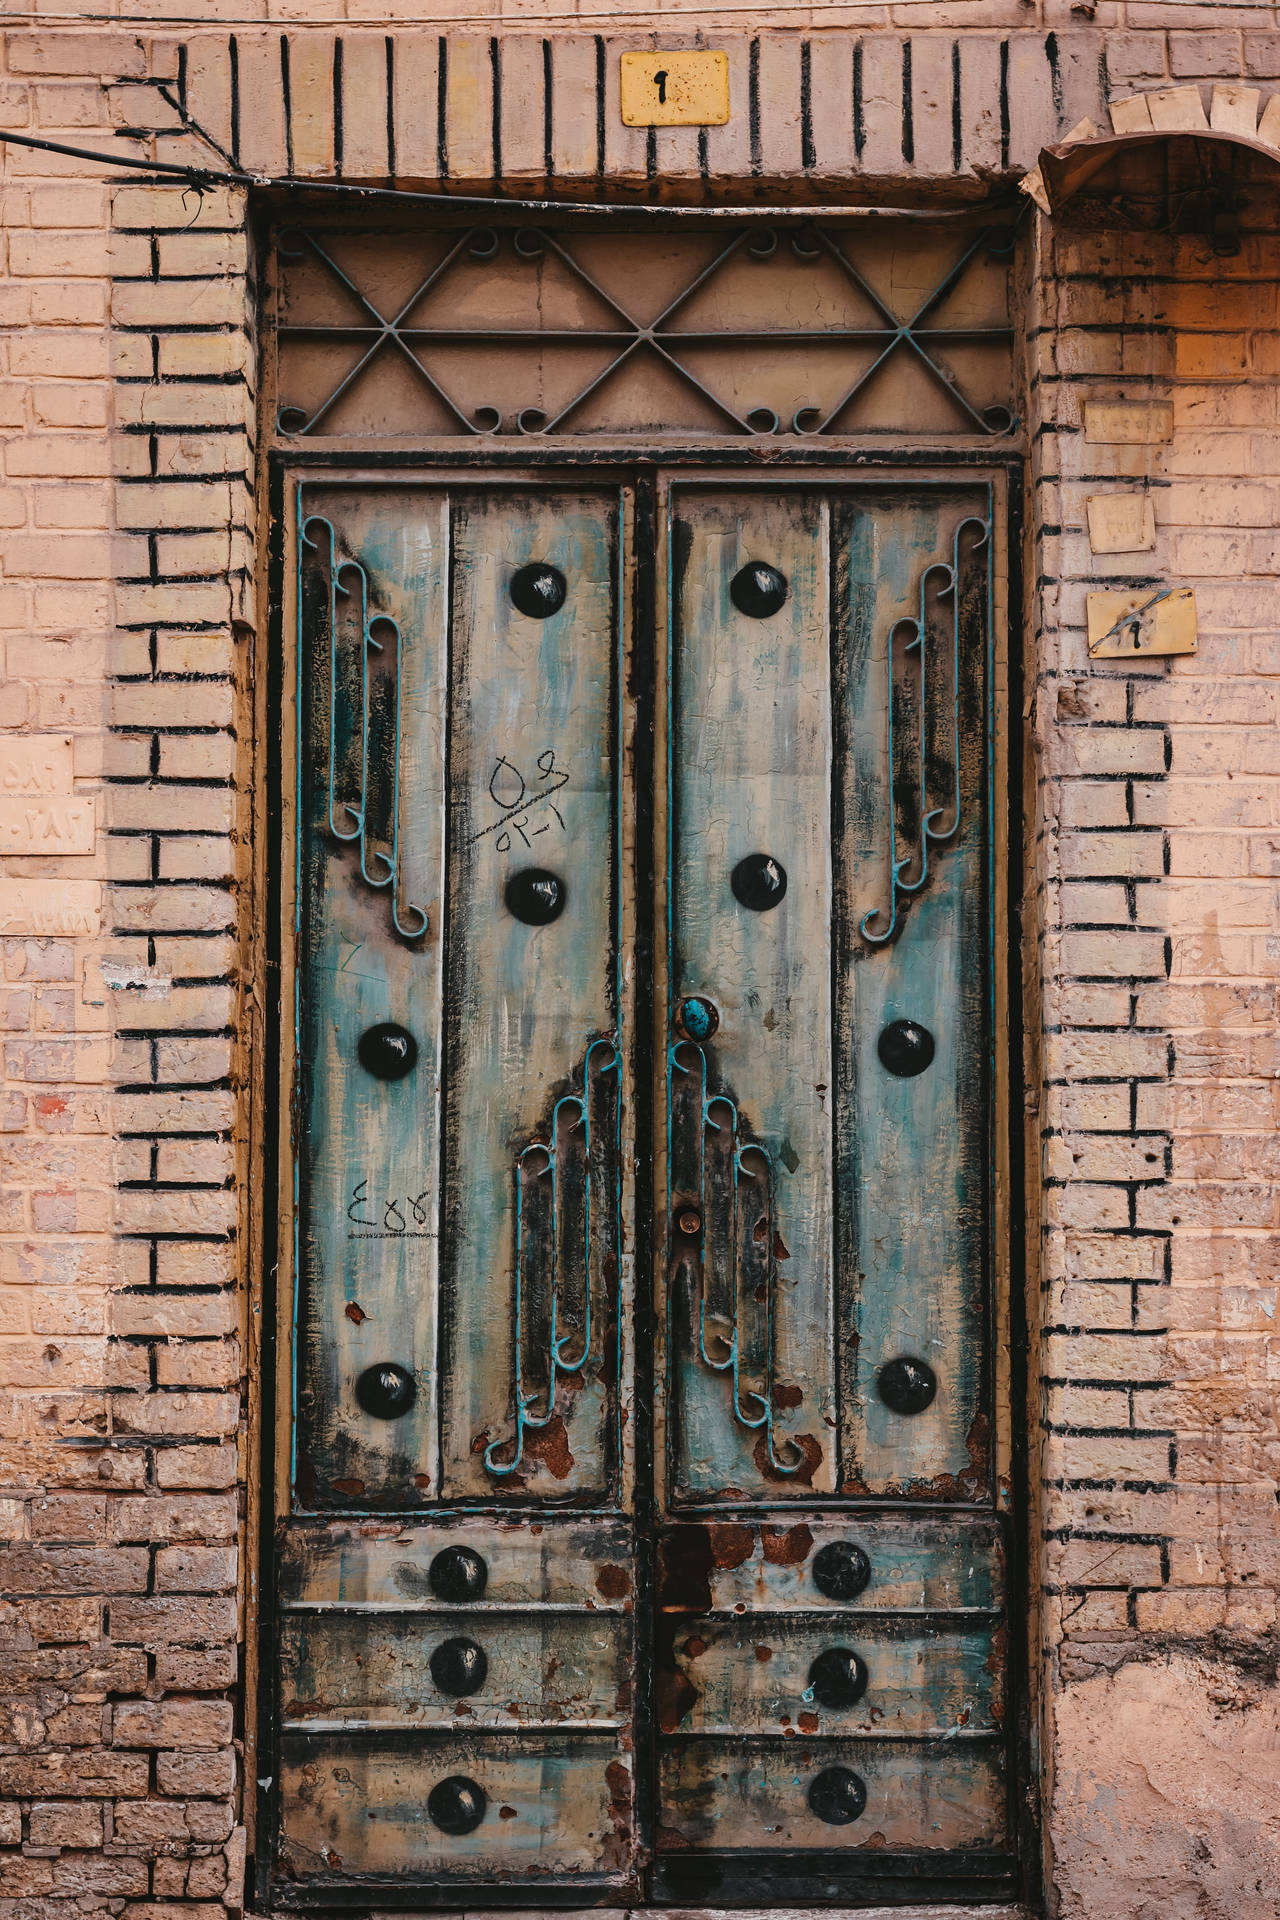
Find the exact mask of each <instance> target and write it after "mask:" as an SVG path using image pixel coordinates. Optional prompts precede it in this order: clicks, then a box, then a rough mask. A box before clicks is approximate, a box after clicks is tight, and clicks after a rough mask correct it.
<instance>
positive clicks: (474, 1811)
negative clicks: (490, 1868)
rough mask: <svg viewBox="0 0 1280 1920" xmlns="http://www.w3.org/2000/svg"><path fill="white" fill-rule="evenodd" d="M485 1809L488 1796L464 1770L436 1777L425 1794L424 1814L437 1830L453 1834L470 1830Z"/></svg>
mask: <svg viewBox="0 0 1280 1920" xmlns="http://www.w3.org/2000/svg"><path fill="white" fill-rule="evenodd" d="M488 1809H489V1796H488V1794H487V1793H486V1792H485V1790H484V1788H483V1787H482V1786H481V1785H480V1783H479V1781H478V1780H468V1779H467V1776H466V1775H465V1774H464V1773H451V1774H450V1775H449V1778H448V1779H447V1780H437V1782H436V1784H435V1786H434V1787H432V1789H431V1791H430V1793H429V1794H428V1795H427V1814H428V1816H429V1817H430V1818H431V1819H432V1820H434V1821H435V1823H436V1825H437V1826H438V1827H439V1829H440V1831H441V1833H448V1834H451V1835H453V1836H455V1837H456V1836H457V1835H459V1834H463V1833H474V1832H475V1830H476V1828H477V1827H478V1826H479V1825H480V1822H481V1821H482V1820H483V1819H484V1816H485V1814H486V1813H487V1812H488Z"/></svg>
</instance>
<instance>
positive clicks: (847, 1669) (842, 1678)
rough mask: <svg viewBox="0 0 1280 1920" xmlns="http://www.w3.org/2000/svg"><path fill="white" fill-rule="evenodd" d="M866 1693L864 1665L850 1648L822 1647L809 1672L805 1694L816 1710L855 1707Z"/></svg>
mask: <svg viewBox="0 0 1280 1920" xmlns="http://www.w3.org/2000/svg"><path fill="white" fill-rule="evenodd" d="M866 1690H867V1668H866V1662H865V1661H864V1660H862V1659H861V1658H860V1656H859V1655H858V1654H856V1653H855V1652H854V1651H853V1649H852V1647H826V1648H824V1650H823V1651H822V1652H821V1653H820V1654H819V1655H818V1657H817V1659H816V1660H815V1661H814V1663H813V1665H812V1666H811V1667H810V1668H809V1691H810V1692H811V1693H812V1695H813V1697H814V1699H815V1700H816V1701H817V1703H818V1705H819V1706H820V1707H852V1706H856V1705H857V1703H858V1701H859V1700H861V1698H862V1696H863V1694H864V1693H865V1692H866Z"/></svg>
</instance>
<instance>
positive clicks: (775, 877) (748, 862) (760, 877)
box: [729, 853, 787, 913]
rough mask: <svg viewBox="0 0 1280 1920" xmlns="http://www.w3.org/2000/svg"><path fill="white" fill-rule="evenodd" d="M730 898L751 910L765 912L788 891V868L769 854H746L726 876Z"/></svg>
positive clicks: (774, 905)
mask: <svg viewBox="0 0 1280 1920" xmlns="http://www.w3.org/2000/svg"><path fill="white" fill-rule="evenodd" d="M729 885H730V886H731V887H732V888H733V897H734V899H735V900H736V901H737V902H738V904H739V905H740V906H743V907H749V908H750V909H751V911H752V913H768V911H769V909H770V908H771V907H776V906H777V905H778V904H779V902H780V901H781V899H782V897H783V895H784V894H785V893H786V891H787V870H786V868H785V867H784V866H783V864H782V862H781V861H780V860H775V859H774V857H773V855H772V854H771V853H749V854H748V855H747V857H746V859H745V860H739V862H738V864H737V866H736V867H735V868H734V870H733V872H732V873H731V874H730V875H729Z"/></svg>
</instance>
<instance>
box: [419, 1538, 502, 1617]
mask: <svg viewBox="0 0 1280 1920" xmlns="http://www.w3.org/2000/svg"><path fill="white" fill-rule="evenodd" d="M427 1580H428V1583H429V1584H430V1587H431V1591H432V1593H434V1595H435V1597H436V1599H437V1600H446V1601H448V1602H449V1603H450V1604H451V1605H452V1606H457V1605H458V1604H459V1603H460V1602H462V1601H463V1600H478V1599H479V1598H480V1596H481V1595H482V1594H483V1592H484V1590H485V1587H486V1586H487V1584H488V1580H489V1569H488V1567H487V1566H486V1565H485V1563H484V1561H483V1560H482V1559H481V1558H480V1555H479V1554H478V1553H473V1552H472V1550H471V1548H470V1547H442V1548H441V1549H440V1552H439V1553H438V1554H437V1555H436V1557H435V1559H434V1560H433V1561H432V1562H431V1565H430V1567H429V1568H428V1569H427Z"/></svg>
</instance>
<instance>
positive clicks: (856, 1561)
mask: <svg viewBox="0 0 1280 1920" xmlns="http://www.w3.org/2000/svg"><path fill="white" fill-rule="evenodd" d="M812 1572H813V1584H814V1586H815V1587H816V1588H817V1589H818V1592H819V1593H825V1594H826V1596H827V1599H828V1600H856V1599H857V1597H858V1595H859V1594H860V1593H861V1592H862V1589H863V1588H864V1587H865V1586H866V1584H867V1582H868V1580H870V1578H871V1562H870V1560H868V1558H867V1556H866V1554H865V1553H864V1552H863V1550H862V1548H861V1547H859V1546H857V1545H855V1543H854V1542H853V1541H852V1540H830V1541H828V1543H827V1545H826V1546H825V1547H819V1549H818V1551H817V1552H816V1553H815V1554H814V1556H813V1568H812Z"/></svg>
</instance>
